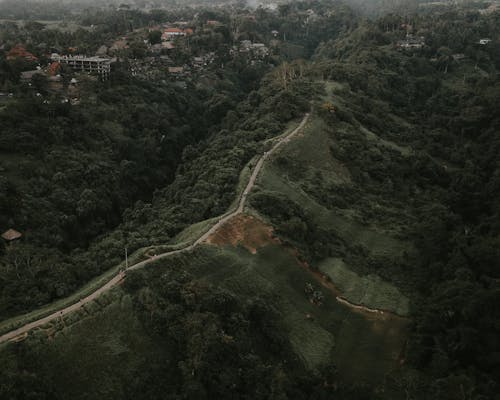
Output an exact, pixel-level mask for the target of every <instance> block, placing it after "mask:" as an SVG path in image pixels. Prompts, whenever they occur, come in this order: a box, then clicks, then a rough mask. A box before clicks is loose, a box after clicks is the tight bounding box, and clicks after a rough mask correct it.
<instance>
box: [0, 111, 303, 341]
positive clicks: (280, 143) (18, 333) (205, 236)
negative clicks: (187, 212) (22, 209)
mask: <svg viewBox="0 0 500 400" xmlns="http://www.w3.org/2000/svg"><path fill="white" fill-rule="evenodd" d="M308 119H309V113H307V114H306V115H305V116H304V118H303V119H302V121H301V123H300V124H299V126H298V127H297V128H295V129H294V130H293V131H292V132H290V133H289V134H288V135H286V136H283V137H280V138H279V139H278V140H277V141H276V144H275V145H274V146H273V147H272V148H271V149H270V150H269V151H267V152H265V153H264V154H263V155H262V156H261V157H260V158H259V161H258V162H257V164H256V165H255V167H254V169H253V171H252V175H251V176H250V178H249V180H248V184H247V186H246V187H245V190H244V191H243V193H242V194H241V196H240V199H239V202H238V207H237V208H236V210H234V211H232V212H229V213H226V214H224V215H222V216H221V217H220V218H219V220H218V221H217V223H216V224H214V225H213V226H212V227H211V228H210V229H209V230H208V231H207V232H205V233H204V234H203V235H201V236H200V237H199V238H198V239H196V241H195V242H194V243H193V244H191V245H189V246H187V247H184V248H182V249H179V250H174V251H169V252H167V253H162V254H158V255H157V256H155V257H152V258H150V259H148V260H144V261H141V262H139V263H137V264H134V265H131V266H130V267H128V268H127V269H126V270H125V271H122V272H120V273H119V274H118V275H116V276H115V277H113V278H112V279H111V280H109V281H108V282H107V283H106V284H104V285H103V286H101V287H100V288H99V289H97V290H96V291H95V292H93V293H91V294H90V295H88V296H86V297H84V298H82V299H80V300H79V301H78V302H77V303H74V304H72V305H70V306H68V307H65V308H63V309H60V310H58V311H56V312H54V313H52V314H50V315H48V316H46V317H44V318H41V319H38V320H36V321H33V322H30V323H28V324H26V325H23V326H21V327H20V328H17V329H15V330H13V331H10V332H8V333H6V334H4V335H2V336H0V343H3V342H6V341H9V340H13V339H16V338H18V337H20V336H21V335H25V334H26V333H28V332H29V331H31V330H32V329H34V328H38V327H41V326H43V325H45V324H47V323H48V322H50V321H52V320H54V319H56V318H60V317H63V316H65V315H66V314H69V313H72V312H73V311H76V310H78V309H80V308H82V307H83V306H84V305H85V304H88V303H90V302H92V301H94V300H95V299H96V298H98V297H99V296H100V295H101V294H103V293H105V292H107V291H108V290H110V289H111V288H113V287H115V286H116V285H117V284H118V283H119V282H121V281H122V280H123V279H124V278H125V275H126V272H127V271H133V270H136V269H139V268H142V267H144V266H145V265H147V264H150V263H151V262H153V261H156V260H159V259H161V258H165V257H169V256H173V255H175V254H180V253H184V252H188V251H191V250H193V249H194V248H196V247H197V246H199V245H200V244H201V243H203V242H205V241H206V240H207V239H208V237H209V236H211V235H212V234H214V233H215V232H216V231H217V230H219V229H220V227H221V226H222V225H224V224H225V223H226V222H227V221H229V220H230V219H231V218H233V217H234V216H236V215H239V214H241V213H242V212H243V209H244V208H245V204H246V201H247V196H248V194H249V193H250V192H251V191H252V189H253V188H254V186H255V182H256V180H257V177H258V176H259V173H260V171H261V170H262V166H263V165H264V162H265V161H266V160H267V159H268V158H269V157H270V156H271V155H273V154H274V153H275V152H276V151H277V150H278V149H279V148H280V147H281V146H283V145H284V144H286V143H288V142H289V141H290V140H291V139H292V138H293V137H294V136H295V135H297V134H298V133H299V132H300V131H301V130H302V128H303V127H304V125H305V124H306V123H307V121H308Z"/></svg>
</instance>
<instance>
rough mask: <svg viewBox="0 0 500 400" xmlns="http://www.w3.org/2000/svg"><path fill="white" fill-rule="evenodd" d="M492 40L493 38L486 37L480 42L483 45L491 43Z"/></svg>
mask: <svg viewBox="0 0 500 400" xmlns="http://www.w3.org/2000/svg"><path fill="white" fill-rule="evenodd" d="M490 42H491V39H488V38H484V39H480V40H479V44H480V45H483V46H484V45H485V44H488V43H490Z"/></svg>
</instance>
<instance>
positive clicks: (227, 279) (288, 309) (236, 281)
mask: <svg viewBox="0 0 500 400" xmlns="http://www.w3.org/2000/svg"><path fill="white" fill-rule="evenodd" d="M161 265H163V267H164V268H172V267H173V266H175V265H178V266H179V265H180V266H183V267H186V268H187V269H188V271H189V272H190V273H192V274H194V275H195V276H196V277H197V278H198V279H201V280H204V281H207V282H209V283H212V284H214V285H220V286H222V287H225V288H227V289H228V290H230V291H232V292H234V293H238V295H239V296H255V295H258V294H261V295H270V296H272V297H273V298H274V299H275V303H274V304H273V305H274V306H275V307H276V308H277V310H278V311H279V313H280V315H281V318H282V321H283V324H284V327H285V329H286V331H287V334H288V337H289V340H290V344H291V346H292V349H293V350H294V352H295V353H296V355H297V356H298V357H299V358H300V359H301V360H302V361H303V363H304V365H305V366H307V367H308V368H309V369H316V368H319V367H320V366H322V365H324V364H326V363H329V362H333V363H335V364H336V365H342V368H343V370H342V372H341V373H342V374H344V375H345V376H346V377H349V379H353V378H354V377H355V376H356V375H357V373H358V372H359V371H361V372H362V373H363V375H362V378H360V377H359V376H358V377H357V378H356V379H357V380H359V379H362V380H365V379H366V382H368V383H376V382H378V381H379V380H380V379H382V378H383V375H384V374H385V373H387V372H388V371H390V370H391V369H392V368H395V367H396V364H397V355H399V352H400V350H401V347H402V345H403V343H404V339H405V336H406V330H407V322H406V321H403V320H399V319H394V320H388V321H382V322H381V321H378V320H371V319H369V318H366V316H364V315H360V314H359V313H357V312H355V311H353V310H351V309H350V308H348V307H346V306H344V305H342V304H340V303H339V302H338V301H337V300H336V299H335V294H334V293H333V292H330V291H329V290H327V289H324V288H323V289H320V285H319V283H315V281H314V277H313V276H312V275H311V273H310V272H309V271H307V270H306V269H304V268H303V267H302V266H301V265H300V264H299V263H298V262H297V260H296V259H295V258H294V257H293V256H292V255H291V253H290V252H289V251H288V250H286V249H285V248H284V247H282V246H279V245H269V246H266V247H264V248H261V249H259V251H258V252H257V254H255V255H252V254H251V253H249V252H248V251H246V250H245V249H243V248H241V247H238V248H234V247H229V246H227V247H222V248H218V247H215V246H214V247H212V246H203V248H200V249H198V250H196V251H195V252H194V253H192V254H182V255H179V256H175V257H172V258H171V259H169V260H165V261H163V260H162V261H160V262H159V264H158V267H159V268H161ZM307 282H311V283H313V285H314V286H315V287H316V288H317V289H320V290H322V292H323V294H324V295H325V299H324V303H323V304H322V305H321V306H317V305H313V304H312V303H310V302H309V300H308V297H307V295H306V294H305V292H304V288H305V285H306V283H307ZM307 314H309V315H310V316H311V317H312V318H310V319H308V318H306V315H307ZM346 332H349V334H346ZM343 348H349V349H351V351H352V354H350V356H349V357H346V358H345V359H344V358H343V357H344V355H343V353H342V351H341V350H339V349H343ZM367 349H369V351H367ZM395 355H396V356H395ZM350 360H353V362H350Z"/></svg>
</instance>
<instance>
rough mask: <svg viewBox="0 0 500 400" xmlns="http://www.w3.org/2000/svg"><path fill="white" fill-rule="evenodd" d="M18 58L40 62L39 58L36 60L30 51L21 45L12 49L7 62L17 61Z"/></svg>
mask: <svg viewBox="0 0 500 400" xmlns="http://www.w3.org/2000/svg"><path fill="white" fill-rule="evenodd" d="M16 58H24V59H26V60H28V61H37V60H38V58H36V57H35V56H34V55H33V54H31V53H30V52H29V51H26V49H25V48H24V47H23V46H21V45H19V44H18V45H17V46H15V47H13V48H12V49H10V51H9V52H8V53H7V60H15V59H16Z"/></svg>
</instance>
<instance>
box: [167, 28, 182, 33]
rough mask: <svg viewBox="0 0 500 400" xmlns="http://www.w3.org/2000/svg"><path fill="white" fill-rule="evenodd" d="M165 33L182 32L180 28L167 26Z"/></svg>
mask: <svg viewBox="0 0 500 400" xmlns="http://www.w3.org/2000/svg"><path fill="white" fill-rule="evenodd" d="M165 33H182V29H179V28H167V29H165Z"/></svg>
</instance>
